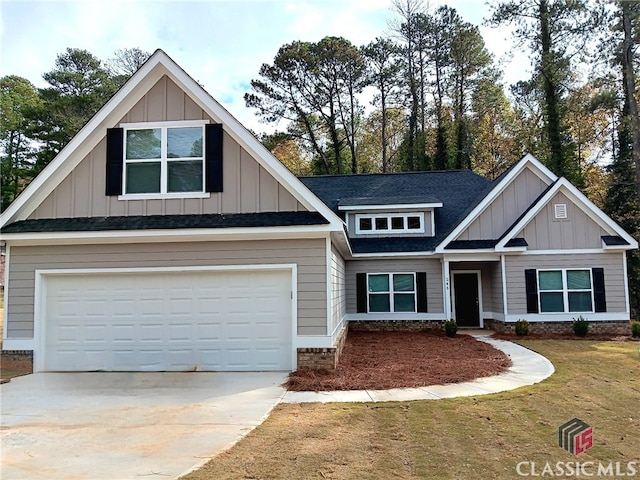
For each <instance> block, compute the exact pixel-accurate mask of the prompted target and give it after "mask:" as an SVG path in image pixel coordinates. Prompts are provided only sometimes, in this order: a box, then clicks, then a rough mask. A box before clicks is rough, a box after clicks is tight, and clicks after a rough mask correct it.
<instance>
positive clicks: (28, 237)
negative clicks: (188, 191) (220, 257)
mask: <svg viewBox="0 0 640 480" xmlns="http://www.w3.org/2000/svg"><path fill="white" fill-rule="evenodd" d="M331 232H332V229H331V226H330V225H312V226H293V227H243V228H191V229H158V230H110V231H99V232H38V233H7V234H4V235H3V236H2V239H3V241H6V242H7V244H9V245H14V246H29V245H74V244H78V245H80V244H83V245H84V244H101V243H105V242H108V243H169V242H215V241H239V240H280V239H291V238H326V237H328V236H329V235H330V234H331Z"/></svg>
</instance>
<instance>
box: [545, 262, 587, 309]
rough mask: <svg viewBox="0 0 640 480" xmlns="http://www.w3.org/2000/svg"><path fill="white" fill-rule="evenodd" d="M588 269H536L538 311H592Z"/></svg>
mask: <svg viewBox="0 0 640 480" xmlns="http://www.w3.org/2000/svg"><path fill="white" fill-rule="evenodd" d="M591 275H592V274H591V270H590V269H584V270H577V269H576V270H568V269H564V270H538V300H539V302H540V313H562V312H587V313H589V312H593V304H594V300H593V279H592V276H591Z"/></svg>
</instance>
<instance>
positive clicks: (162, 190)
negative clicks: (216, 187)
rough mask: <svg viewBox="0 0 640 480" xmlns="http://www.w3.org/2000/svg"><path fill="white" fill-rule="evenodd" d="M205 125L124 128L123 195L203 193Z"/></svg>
mask: <svg viewBox="0 0 640 480" xmlns="http://www.w3.org/2000/svg"><path fill="white" fill-rule="evenodd" d="M204 138H205V135H204V122H200V121H199V122H195V123H194V122H176V123H166V122H161V123H156V124H152V123H149V124H133V125H132V124H130V125H125V126H124V172H123V173H124V175H123V186H124V188H123V192H124V194H125V195H137V194H141V195H145V194H161V195H162V194H167V195H176V194H177V195H180V194H184V193H201V192H204V187H205V185H204Z"/></svg>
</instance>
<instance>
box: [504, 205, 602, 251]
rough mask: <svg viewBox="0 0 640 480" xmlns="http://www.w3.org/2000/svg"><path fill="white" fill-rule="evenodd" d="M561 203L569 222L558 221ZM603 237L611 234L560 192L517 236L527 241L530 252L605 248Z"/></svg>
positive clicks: (565, 220)
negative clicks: (557, 215) (557, 206)
mask: <svg viewBox="0 0 640 480" xmlns="http://www.w3.org/2000/svg"><path fill="white" fill-rule="evenodd" d="M557 203H563V204H565V205H566V206H567V218H566V219H561V220H557V219H555V218H554V205H555V204H557ZM601 235H607V232H606V231H605V230H603V229H602V228H600V226H599V225H598V224H597V223H596V222H594V221H593V220H592V219H591V218H590V217H589V216H588V215H587V214H586V213H585V212H583V211H582V210H581V209H580V208H578V207H576V206H575V205H574V204H573V202H572V201H571V200H569V199H568V198H567V197H566V196H565V195H564V194H563V193H562V192H558V193H557V194H556V195H554V197H553V198H552V199H551V200H550V201H549V203H547V205H545V206H544V207H543V208H542V210H541V211H540V212H538V214H537V215H536V216H535V217H534V218H533V219H532V220H531V221H530V222H529V223H528V224H527V226H526V227H525V228H524V229H523V230H522V231H521V232H519V233H518V235H516V236H517V237H524V238H525V240H526V241H527V243H528V244H529V247H528V249H529V250H560V249H577V248H579V249H585V248H602V240H601V238H600V237H601Z"/></svg>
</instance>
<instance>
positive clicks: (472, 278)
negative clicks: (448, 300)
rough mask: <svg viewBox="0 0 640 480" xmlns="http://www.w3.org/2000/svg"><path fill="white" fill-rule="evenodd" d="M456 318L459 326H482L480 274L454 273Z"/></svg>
mask: <svg viewBox="0 0 640 480" xmlns="http://www.w3.org/2000/svg"><path fill="white" fill-rule="evenodd" d="M453 293H454V306H455V320H456V323H457V324H458V326H459V327H479V326H480V295H479V292H478V274H477V273H475V272H472V273H466V272H465V273H455V272H454V273H453Z"/></svg>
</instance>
